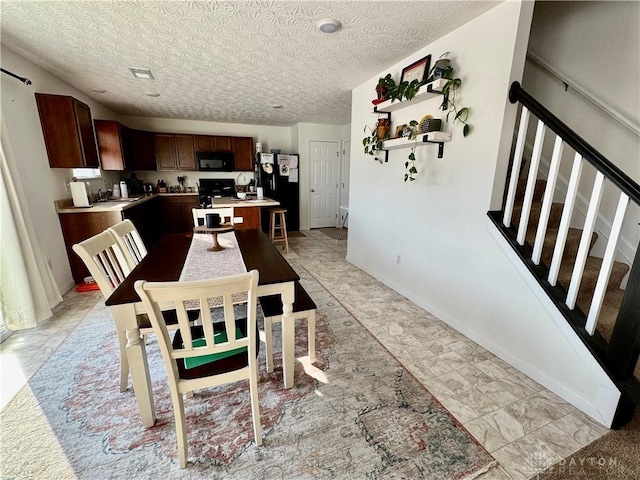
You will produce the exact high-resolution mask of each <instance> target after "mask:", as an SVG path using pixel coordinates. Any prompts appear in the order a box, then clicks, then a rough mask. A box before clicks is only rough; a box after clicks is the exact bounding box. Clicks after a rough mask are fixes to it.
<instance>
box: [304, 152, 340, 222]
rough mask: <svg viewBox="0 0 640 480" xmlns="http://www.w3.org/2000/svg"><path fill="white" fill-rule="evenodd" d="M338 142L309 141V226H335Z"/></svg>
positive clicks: (338, 158) (336, 216)
mask: <svg viewBox="0 0 640 480" xmlns="http://www.w3.org/2000/svg"><path fill="white" fill-rule="evenodd" d="M339 148H340V147H339V144H338V142H322V141H311V142H309V159H310V163H311V178H310V181H309V184H310V192H309V210H310V212H309V227H310V228H327V227H335V226H336V222H337V219H338V214H337V210H338V170H339V165H340V150H339Z"/></svg>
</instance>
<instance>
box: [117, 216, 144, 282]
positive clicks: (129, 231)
mask: <svg viewBox="0 0 640 480" xmlns="http://www.w3.org/2000/svg"><path fill="white" fill-rule="evenodd" d="M107 230H108V231H110V232H111V233H112V234H113V236H114V237H115V239H116V241H117V242H118V245H120V248H121V249H122V251H123V252H124V254H125V259H126V260H127V263H128V264H129V268H130V269H131V270H133V269H134V268H135V266H136V265H138V264H139V263H140V260H142V259H143V258H144V257H145V256H146V255H147V248H146V247H145V245H144V242H143V241H142V237H140V234H139V233H138V230H137V229H136V226H135V225H134V224H133V222H132V221H131V220H129V219H126V220H123V221H122V222H120V223H118V224H116V225H114V226H112V227H109V228H108V229H107Z"/></svg>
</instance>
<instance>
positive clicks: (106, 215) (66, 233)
mask: <svg viewBox="0 0 640 480" xmlns="http://www.w3.org/2000/svg"><path fill="white" fill-rule="evenodd" d="M58 218H59V219H60V226H61V227H62V236H63V238H64V244H65V247H66V249H67V257H69V266H70V267H71V274H72V275H73V281H74V282H75V283H76V285H77V284H78V283H82V282H83V281H84V278H85V277H88V276H89V270H87V267H85V265H84V262H83V261H82V260H81V259H80V257H79V256H78V255H77V254H76V253H75V252H74V251H73V250H72V247H73V246H74V245H75V244H76V243H79V242H82V241H83V240H86V239H87V238H89V237H93V236H94V235H97V234H98V233H101V232H103V231H104V230H105V229H107V228H109V227H112V226H113V225H115V224H117V223H119V222H121V221H122V212H120V211H113V212H81V213H59V214H58Z"/></svg>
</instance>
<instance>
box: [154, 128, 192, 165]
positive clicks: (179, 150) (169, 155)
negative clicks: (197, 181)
mask: <svg viewBox="0 0 640 480" xmlns="http://www.w3.org/2000/svg"><path fill="white" fill-rule="evenodd" d="M155 150H156V166H157V168H158V170H195V169H196V149H195V143H194V136H193V135H178V134H175V135H174V134H170V133H156V134H155Z"/></svg>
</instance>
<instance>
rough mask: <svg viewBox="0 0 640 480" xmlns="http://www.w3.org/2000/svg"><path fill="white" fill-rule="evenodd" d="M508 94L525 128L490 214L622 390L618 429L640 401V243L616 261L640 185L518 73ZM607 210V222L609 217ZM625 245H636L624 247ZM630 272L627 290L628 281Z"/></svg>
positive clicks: (632, 228) (632, 226) (639, 207)
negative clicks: (604, 202) (586, 178)
mask: <svg viewBox="0 0 640 480" xmlns="http://www.w3.org/2000/svg"><path fill="white" fill-rule="evenodd" d="M509 99H510V100H511V102H512V103H515V102H520V104H521V118H520V125H519V129H518V137H517V140H516V143H515V148H514V152H513V159H512V163H511V165H510V171H509V173H508V176H507V181H506V184H507V188H506V191H505V197H504V200H503V205H502V209H501V210H499V211H490V212H488V216H489V218H490V219H491V220H492V221H493V223H494V224H495V226H496V227H497V228H498V230H500V232H501V233H502V235H503V236H504V238H505V239H506V240H507V242H508V243H509V244H510V245H511V247H512V248H513V249H514V251H515V252H516V253H517V254H518V256H519V257H520V259H521V261H522V262H523V264H524V265H525V266H526V267H527V268H528V270H529V272H530V274H531V275H532V276H533V277H534V278H535V279H536V280H537V282H538V283H539V285H540V286H541V287H542V289H543V290H544V291H545V293H546V294H547V295H548V296H549V298H550V299H551V300H552V301H553V303H554V304H555V306H556V307H557V309H558V311H559V312H560V313H561V314H562V315H563V316H564V318H565V319H566V320H567V322H568V324H569V325H570V326H571V327H572V329H573V331H574V332H575V334H576V335H577V337H578V338H579V339H580V340H581V341H582V342H583V343H584V344H585V346H586V347H587V348H588V350H589V351H590V352H591V354H592V355H593V357H594V358H595V359H596V360H597V361H598V362H599V363H600V365H601V366H602V368H603V370H604V371H605V372H606V373H607V375H608V376H609V378H610V379H611V380H612V381H613V383H614V384H615V385H616V386H617V387H618V389H619V390H620V392H621V397H620V400H619V402H618V405H617V409H616V413H615V416H614V419H613V424H612V427H613V428H619V427H621V426H623V425H625V424H626V423H628V422H629V421H630V420H631V419H632V418H633V414H634V410H635V407H636V405H637V404H639V403H640V381H638V378H640V367H639V365H638V358H639V357H640V248H638V245H635V246H633V247H630V248H633V249H634V251H635V253H633V252H628V251H627V253H626V255H627V258H628V257H629V255H630V256H631V258H632V259H633V260H632V261H629V262H628V263H627V262H621V261H618V260H620V259H621V258H624V255H622V254H621V253H622V252H621V250H620V246H619V245H618V242H619V240H620V234H621V231H626V232H632V233H631V236H636V230H635V227H636V226H635V224H633V223H630V222H634V221H635V222H636V223H637V220H635V219H634V217H635V213H634V214H633V215H628V216H627V215H626V214H627V211H628V209H629V208H633V209H637V210H638V211H639V212H640V185H638V184H637V183H635V182H634V181H633V180H632V179H631V178H629V177H628V176H627V175H626V174H625V173H624V172H622V171H620V170H619V169H618V168H617V167H616V166H615V165H614V164H612V163H611V162H610V161H609V160H607V159H606V158H605V157H603V156H602V155H601V154H600V153H599V152H597V151H596V150H595V149H594V148H593V147H591V146H590V145H589V144H588V143H586V142H585V141H584V140H583V139H582V138H580V137H579V136H578V135H577V134H576V133H575V132H573V131H572V130H571V129H569V128H568V127H567V126H566V125H565V124H564V123H562V122H561V121H560V120H559V119H558V118H557V117H555V116H554V115H553V114H552V113H551V112H549V111H548V110H547V109H546V108H545V107H543V106H542V105H541V104H540V103H538V102H537V101H536V100H535V99H534V98H532V97H531V96H530V95H529V94H528V93H527V92H525V91H524V90H523V89H522V87H520V85H519V84H518V83H517V82H514V84H513V85H512V86H511V90H510V92H509ZM530 114H533V115H535V116H536V117H537V127H536V129H535V140H534V142H533V149H532V153H531V156H530V158H529V159H527V160H525V158H524V151H525V141H526V137H527V131H528V127H529V119H530V116H531V115H530ZM548 131H550V132H551V134H555V141H554V144H553V154H552V157H551V161H550V162H549V166H548V169H544V168H541V165H540V164H541V157H542V151H543V148H544V146H545V135H546V133H547V132H548ZM565 145H568V146H569V147H570V148H571V149H573V151H574V152H575V155H574V157H573V163H572V164H571V173H570V178H569V180H568V182H567V189H566V194H564V195H557V193H558V192H559V190H560V189H559V178H560V174H559V172H560V171H561V170H562V169H561V165H565V167H568V166H569V165H568V162H569V160H568V159H567V160H565V159H564V158H565V157H566V156H565V155H563V153H564V146H565ZM585 165H590V166H591V167H593V168H595V171H594V174H595V178H594V180H593V186H592V188H591V194H590V198H589V200H586V202H587V206H586V213H585V214H584V221H578V220H577V219H578V216H576V215H574V213H576V211H577V209H576V198H577V197H578V189H579V187H580V179H581V175H582V170H583V166H585ZM525 167H527V168H525ZM605 183H606V185H607V189H608V193H607V196H608V199H609V200H615V199H616V198H617V207H616V208H615V213H612V212H606V211H604V209H602V210H601V199H602V196H603V192H604V191H605ZM583 188H584V187H583ZM616 195H617V196H616ZM563 196H564V203H556V202H554V198H560V197H563ZM583 196H584V192H583ZM634 212H635V210H634ZM574 216H575V217H576V218H573V217H574ZM603 218H604V222H601V221H600V220H601V219H603ZM598 222H600V223H605V224H608V225H610V227H608V228H606V229H603V228H602V225H600V226H599V227H598V228H599V230H600V231H601V232H603V235H604V236H603V238H602V239H601V242H600V243H605V244H606V245H605V248H604V253H603V254H602V258H600V257H598V256H595V255H594V254H593V251H594V245H595V244H596V242H597V241H598V234H597V233H596V232H595V230H596V225H597V224H598ZM623 227H624V228H623ZM637 242H638V240H636V243H637ZM624 245H629V240H625V243H624ZM625 249H627V250H628V249H629V248H628V247H626V246H625ZM629 263H630V264H631V265H629ZM625 280H626V287H625V289H624V290H623V289H622V288H621V287H622V285H623V281H625Z"/></svg>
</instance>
